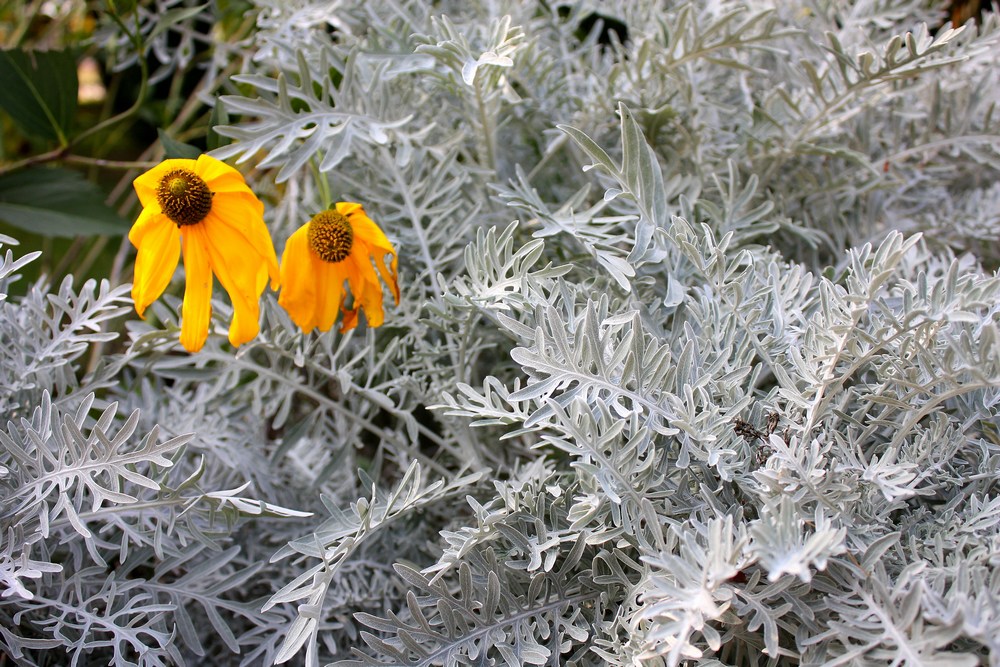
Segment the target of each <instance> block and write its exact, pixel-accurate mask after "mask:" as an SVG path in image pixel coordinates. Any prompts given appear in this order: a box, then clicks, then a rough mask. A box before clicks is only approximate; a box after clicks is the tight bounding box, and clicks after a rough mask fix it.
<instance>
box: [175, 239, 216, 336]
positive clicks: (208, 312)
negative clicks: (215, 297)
mask: <svg viewBox="0 0 1000 667" xmlns="http://www.w3.org/2000/svg"><path fill="white" fill-rule="evenodd" d="M201 231H202V230H201V228H200V226H199V225H191V226H189V228H188V229H185V230H184V233H183V234H182V235H181V236H182V238H183V244H184V272H185V274H186V278H185V281H186V284H185V287H184V305H183V307H182V308H181V345H183V346H184V349H185V350H187V351H188V352H197V351H198V350H200V349H201V348H202V346H203V345H204V344H205V339H206V338H208V325H209V321H210V320H211V319H212V268H211V264H210V261H209V256H208V249H207V248H206V247H205V239H204V235H203V234H201V233H200V232H201Z"/></svg>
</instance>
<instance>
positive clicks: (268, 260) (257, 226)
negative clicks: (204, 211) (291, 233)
mask: <svg viewBox="0 0 1000 667" xmlns="http://www.w3.org/2000/svg"><path fill="white" fill-rule="evenodd" d="M247 192H248V193H249V190H248V191H247ZM263 211H264V205H263V204H261V203H260V200H259V199H257V198H256V197H254V196H253V194H252V193H250V194H248V195H243V194H241V193H233V192H218V193H216V194H215V196H214V197H213V198H212V214H214V217H215V219H216V221H217V222H218V223H220V224H222V225H225V226H226V227H228V228H229V229H230V231H231V233H232V234H238V235H240V236H242V237H243V239H244V244H249V245H250V246H252V247H253V252H255V253H256V254H257V255H259V256H260V258H261V260H262V261H263V263H264V264H265V266H266V268H267V275H268V276H269V277H270V278H271V288H272V289H278V284H279V282H280V272H279V269H278V256H277V254H275V252H274V243H273V242H272V241H271V234H270V233H269V232H268V231H267V226H266V225H265V224H264V218H263V217H262V216H263ZM207 222H208V220H206V223H207ZM213 224H214V223H213Z"/></svg>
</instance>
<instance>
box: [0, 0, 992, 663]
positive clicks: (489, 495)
mask: <svg viewBox="0 0 1000 667" xmlns="http://www.w3.org/2000/svg"><path fill="white" fill-rule="evenodd" d="M937 4H938V3H932V2H924V1H922V0H902V1H899V2H882V1H875V0H866V1H860V2H857V1H852V2H848V1H846V0H843V1H841V0H828V1H824V2H805V1H797V0H796V1H792V2H770V1H768V0H721V1H718V2H692V3H662V2H654V1H652V0H627V1H625V0H623V1H622V2H618V3H585V2H575V3H569V4H562V5H559V4H555V3H551V2H541V1H540V0H539V1H538V2H503V1H501V0H478V1H476V2H461V3H458V2H454V3H452V2H444V3H435V4H430V3H423V2H417V1H416V0H412V1H409V0H393V1H391V2H379V3H366V2H354V1H344V2H339V3H333V5H331V3H322V2H313V1H312V0H294V1H292V2H277V1H275V0H258V2H256V3H255V11H256V12H257V14H256V21H257V30H256V32H255V33H254V37H253V39H252V40H251V41H250V43H248V44H245V45H243V49H244V50H243V52H242V56H243V58H244V61H243V73H242V74H240V75H239V76H238V77H236V83H237V84H238V86H232V87H230V88H228V89H227V90H226V91H223V92H225V93H227V94H225V95H223V96H222V97H220V98H219V103H220V104H222V105H224V106H225V107H226V108H227V110H228V111H229V112H230V114H231V117H232V118H233V124H232V125H231V126H229V127H223V128H220V129H219V133H220V134H221V135H224V136H227V137H230V138H233V139H235V140H236V141H234V142H233V143H231V144H230V145H229V146H227V147H224V148H223V149H220V151H219V153H218V154H219V155H220V156H239V160H240V161H241V162H242V163H245V164H250V163H254V164H256V165H257V166H259V167H262V171H261V172H260V174H259V175H258V177H257V180H256V181H254V182H253V183H252V185H253V186H254V187H255V189H256V190H257V191H258V192H260V193H261V194H262V195H263V196H265V197H266V198H269V201H268V222H269V224H270V227H271V231H272V234H273V235H274V237H275V240H276V243H277V246H278V249H279V251H280V248H281V244H282V243H283V240H284V239H285V238H287V236H288V235H289V234H290V233H291V232H292V231H293V230H294V229H295V228H296V227H297V226H298V225H300V224H302V223H303V222H305V220H307V219H308V217H309V216H310V215H311V214H312V213H314V212H315V211H316V210H317V209H318V208H319V207H320V206H322V201H323V197H324V193H327V192H330V193H332V195H333V197H334V199H335V200H346V201H359V202H362V203H363V204H364V205H365V207H366V210H367V211H368V212H369V214H370V215H371V216H372V218H373V219H375V220H376V221H377V222H379V223H380V224H381V225H382V227H383V228H384V229H385V230H386V232H387V234H388V235H389V237H390V238H391V239H392V240H393V242H394V243H395V244H396V247H397V249H398V250H399V255H400V273H401V287H402V299H401V302H400V304H399V305H398V306H392V305H387V312H386V321H385V324H384V325H383V326H382V327H380V328H379V329H375V330H370V329H366V328H365V327H360V328H359V329H357V330H355V331H352V332H349V333H347V334H340V333H338V332H336V331H335V330H334V331H330V332H327V333H321V334H320V333H314V334H311V335H308V336H306V335H303V334H302V333H301V332H300V331H298V330H297V329H296V328H295V326H294V325H293V324H292V323H291V321H290V320H289V318H288V316H287V315H286V314H285V313H284V312H283V311H282V310H281V309H280V308H279V307H278V306H277V304H276V300H275V298H274V296H273V295H271V294H268V295H265V297H264V301H263V307H262V311H263V313H262V328H261V334H260V336H258V338H257V339H255V340H254V341H252V342H250V343H248V344H246V345H244V346H243V347H241V348H240V349H239V350H233V349H231V348H230V347H229V346H228V344H227V343H226V339H225V335H224V331H225V329H224V327H225V323H226V322H227V320H228V317H229V314H230V309H229V306H228V305H227V304H226V303H225V302H223V301H217V302H216V303H215V304H214V310H215V312H216V318H215V319H214V320H213V333H212V335H210V337H209V341H208V344H207V345H206V347H205V349H204V350H203V351H202V352H200V353H198V354H196V355H188V354H186V353H183V352H181V351H179V349H178V347H177V334H176V324H177V321H178V317H179V310H180V303H179V300H178V299H177V298H176V297H174V296H171V295H167V296H166V297H164V299H162V300H161V301H160V302H157V303H156V304H154V305H153V306H152V307H151V308H150V315H149V316H148V317H149V319H148V320H147V321H144V322H140V321H132V322H129V323H128V324H127V326H125V327H121V326H119V327H118V329H119V331H120V330H121V329H122V328H124V329H125V330H126V333H125V335H123V336H122V338H123V339H124V343H125V344H124V345H123V346H122V347H121V348H120V352H118V353H116V354H105V355H104V357H103V358H102V359H101V360H100V362H99V363H97V362H95V361H93V360H92V361H91V362H90V363H89V366H86V367H84V366H83V364H82V361H83V357H82V355H83V354H85V353H86V352H87V350H88V349H89V346H90V345H92V344H93V343H95V342H100V343H108V342H109V341H110V340H111V338H112V336H113V335H114V334H113V333H105V332H106V330H107V329H108V326H107V325H108V323H109V322H120V320H118V319H116V318H119V317H120V316H121V314H122V311H123V307H122V306H123V304H125V305H127V303H126V302H127V297H126V291H127V288H125V289H123V288H111V287H109V286H106V285H102V286H100V287H99V288H98V287H97V286H96V285H94V284H87V285H84V286H83V288H81V289H80V290H79V291H77V290H75V289H74V288H73V286H72V284H70V283H67V284H65V285H63V286H61V287H60V288H59V290H58V291H56V292H53V293H51V294H50V293H49V292H48V289H47V287H46V286H45V285H44V284H39V285H35V286H33V287H31V288H30V289H29V291H28V293H27V295H25V296H19V297H9V298H7V300H6V301H0V312H2V317H0V338H2V340H3V342H4V346H3V348H2V349H3V351H2V353H0V358H2V359H3V364H2V367H0V374H2V375H3V377H4V378H6V380H5V382H3V383H0V405H2V406H3V407H4V410H5V412H6V413H7V418H8V426H7V428H6V430H4V431H2V432H0V455H2V459H0V464H2V465H3V469H2V476H0V482H2V487H0V488H2V496H0V511H2V515H0V516H2V521H3V524H2V526H0V528H2V529H3V534H2V537H0V545H2V552H0V582H2V584H3V587H4V590H3V597H2V598H0V615H2V620H3V624H2V626H0V642H2V645H3V647H4V651H5V652H6V653H7V654H8V655H10V656H12V657H13V658H14V659H15V660H17V661H18V662H19V663H23V664H38V665H54V664H64V663H65V661H66V656H67V655H70V656H72V659H73V660H74V661H75V662H74V664H84V663H85V662H87V661H89V660H93V661H94V662H95V664H97V663H100V664H103V663H105V662H107V663H109V664H114V665H116V666H118V665H159V664H192V665H193V664H242V665H259V664H272V663H289V664H307V665H310V666H311V665H319V664H328V663H329V664H339V665H345V666H348V665H349V666H361V665H372V666H374V665H461V664H477V665H491V664H505V665H521V664H535V665H559V664H567V665H570V664H572V665H581V666H582V665H622V666H625V665H679V664H692V665H695V664H697V665H705V666H706V667H707V666H709V665H712V666H715V665H734V666H735V665H794V664H858V665H863V664H872V665H881V664H899V665H928V664H939V665H940V664H948V665H970V666H971V665H978V664H991V665H1000V643H998V637H1000V614H998V612H997V609H998V604H1000V575H998V574H997V573H998V572H1000V568H998V567H997V565H998V562H997V553H998V545H1000V471H998V466H1000V418H998V406H1000V277H998V276H997V273H996V267H997V265H998V262H1000V242H998V239H1000V217H998V214H997V211H1000V189H998V186H997V182H998V177H1000V140H998V137H1000V125H998V123H1000V118H998V115H997V114H996V112H995V106H996V104H997V102H998V101H1000V63H998V61H997V59H996V57H995V53H996V51H997V49H998V48H1000V45H998V41H1000V22H998V21H997V20H996V18H995V17H987V19H986V20H985V21H984V23H983V24H982V25H981V26H979V27H978V28H976V27H974V26H968V27H966V28H965V29H964V30H962V31H952V30H948V29H945V28H940V29H938V28H937V27H935V26H941V25H942V24H943V23H944V16H943V12H942V11H940V10H938V9H936V7H937ZM667 5H669V7H668V6H667ZM192 6H193V5H192ZM192 11H193V10H192ZM205 11H208V10H205ZM594 11H598V12H600V13H601V15H600V16H603V17H604V18H598V20H597V21H596V22H593V21H592V18H593V16H595V15H592V12H594ZM175 16H177V17H180V18H179V20H178V22H177V24H176V25H177V27H176V29H177V30H180V31H181V32H183V31H184V30H187V29H188V28H187V27H185V26H188V27H190V25H196V24H185V23H184V21H189V22H190V21H195V22H197V21H204V12H202V11H201V10H199V12H198V13H192V14H191V16H190V17H186V18H184V17H181V16H180V14H177V15H175ZM928 25H930V26H931V27H930V28H928V27H927V26H928ZM618 26H623V28H622V27H618ZM612 27H614V30H612V29H611V28H612ZM172 29H173V28H172ZM626 31H627V32H626ZM0 240H2V241H3V242H4V243H9V242H10V240H9V239H0ZM18 266H19V264H17V263H15V260H14V259H13V256H12V255H10V254H8V256H7V258H6V259H4V260H3V262H2V264H0V280H2V281H4V282H3V283H2V285H3V286H4V287H5V288H6V285H7V282H6V281H8V274H11V273H12V272H13V271H16V269H17V267H18ZM4 291H6V290H4ZM39 332H42V333H41V335H39ZM142 434H145V435H142Z"/></svg>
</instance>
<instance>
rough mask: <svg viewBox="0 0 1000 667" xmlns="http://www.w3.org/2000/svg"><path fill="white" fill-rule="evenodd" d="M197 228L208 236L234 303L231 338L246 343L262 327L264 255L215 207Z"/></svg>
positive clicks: (214, 261) (216, 267)
mask: <svg viewBox="0 0 1000 667" xmlns="http://www.w3.org/2000/svg"><path fill="white" fill-rule="evenodd" d="M192 228H196V229H194V231H195V232H196V233H197V234H199V235H200V237H201V238H202V239H204V241H203V242H204V244H205V248H206V250H207V251H208V257H209V261H210V262H211V265H212V271H213V272H214V273H215V275H216V276H217V277H218V278H219V282H220V283H222V286H223V287H224V288H225V290H226V291H227V292H228V293H229V298H230V300H231V301H232V303H233V321H232V322H230V324H229V342H230V343H232V344H233V345H235V346H239V345H242V344H243V343H245V342H247V341H248V340H251V339H252V338H254V336H256V335H257V333H258V332H259V331H260V322H259V321H258V319H259V317H260V304H259V299H260V295H261V293H262V292H263V291H264V284H265V281H264V280H263V278H264V275H263V269H264V268H265V264H264V260H263V258H262V257H261V256H260V255H259V254H257V252H256V249H255V248H254V246H252V245H251V244H250V243H249V242H248V241H247V240H246V238H245V237H244V236H243V235H242V234H240V233H238V232H236V231H234V230H233V228H232V227H231V226H229V225H227V224H225V223H223V222H222V221H221V220H220V219H219V217H218V215H217V214H216V213H215V211H214V206H213V211H212V212H211V213H209V214H208V217H207V218H205V220H204V221H203V222H202V223H201V224H198V225H192Z"/></svg>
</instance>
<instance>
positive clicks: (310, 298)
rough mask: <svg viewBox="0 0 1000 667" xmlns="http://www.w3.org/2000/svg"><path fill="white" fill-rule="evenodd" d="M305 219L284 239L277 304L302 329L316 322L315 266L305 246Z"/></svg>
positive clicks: (307, 230)
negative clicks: (279, 291)
mask: <svg viewBox="0 0 1000 667" xmlns="http://www.w3.org/2000/svg"><path fill="white" fill-rule="evenodd" d="M308 234H309V223H306V224H304V225H302V226H301V227H299V228H298V229H297V230H296V231H295V232H294V233H293V234H292V235H291V236H290V237H288V240H287V241H286V242H285V249H284V251H283V252H282V253H281V293H280V294H279V295H278V305H280V306H281V307H282V308H284V309H285V310H286V311H287V312H288V315H289V316H290V317H291V318H292V321H293V322H295V324H297V325H298V326H299V327H300V328H301V329H302V330H303V331H304V332H306V333H309V332H310V331H312V330H313V328H314V327H315V326H316V317H315V315H314V313H315V311H316V285H317V283H318V282H319V276H318V275H317V270H318V268H319V267H316V266H315V262H314V261H313V259H312V256H311V255H312V251H310V249H309V235H308Z"/></svg>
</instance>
